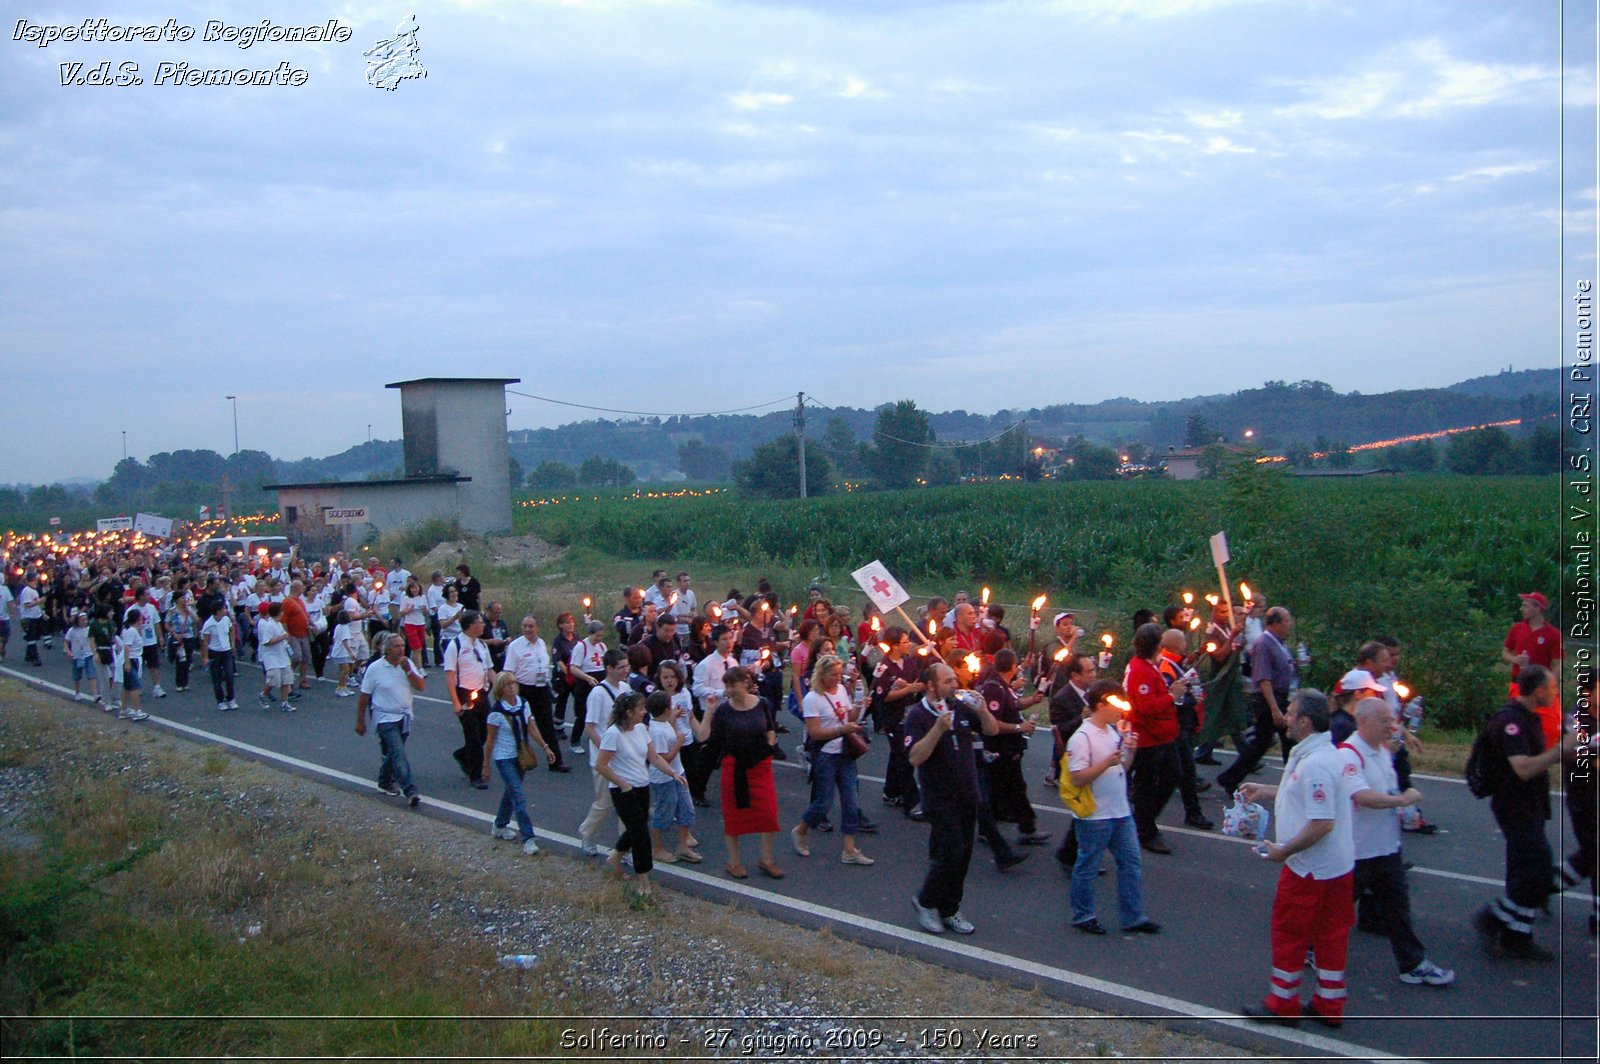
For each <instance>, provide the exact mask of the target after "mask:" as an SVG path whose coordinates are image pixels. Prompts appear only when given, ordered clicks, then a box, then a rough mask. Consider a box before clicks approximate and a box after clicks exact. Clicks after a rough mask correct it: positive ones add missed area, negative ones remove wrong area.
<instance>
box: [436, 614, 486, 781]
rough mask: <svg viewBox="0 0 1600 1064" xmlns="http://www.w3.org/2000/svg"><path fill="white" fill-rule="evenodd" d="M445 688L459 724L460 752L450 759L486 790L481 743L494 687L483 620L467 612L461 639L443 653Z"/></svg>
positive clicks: (454, 641) (480, 615) (456, 640)
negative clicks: (490, 696)
mask: <svg viewBox="0 0 1600 1064" xmlns="http://www.w3.org/2000/svg"><path fill="white" fill-rule="evenodd" d="M444 677H445V688H446V689H447V690H448V691H449V692H450V702H451V705H452V706H453V707H454V709H455V711H456V719H457V720H459V721H460V722H461V736H462V743H461V748H460V749H458V750H457V751H456V752H455V754H454V755H453V756H454V757H455V759H456V764H458V765H460V766H461V771H463V772H465V773H466V774H467V779H468V780H469V781H471V783H472V786H473V787H474V788H475V789H477V790H480V791H486V790H488V789H489V781H488V780H487V779H484V778H483V777H482V776H481V775H480V773H481V772H482V771H483V741H484V737H485V735H486V733H487V730H488V721H489V688H490V686H491V685H492V684H493V683H494V659H493V658H492V657H491V656H490V654H489V644H487V643H485V642H484V641H483V616H482V614H479V613H475V612H473V611H472V610H468V611H467V612H466V613H465V614H463V615H462V618H461V638H459V639H452V640H451V641H450V645H449V646H447V647H445V651H444Z"/></svg>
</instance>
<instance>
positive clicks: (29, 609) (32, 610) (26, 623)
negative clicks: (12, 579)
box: [17, 573, 44, 666]
mask: <svg viewBox="0 0 1600 1064" xmlns="http://www.w3.org/2000/svg"><path fill="white" fill-rule="evenodd" d="M17 617H18V619H19V620H20V621H21V622H22V638H23V641H24V643H23V645H24V651H23V655H22V660H23V661H25V662H27V663H28V664H29V665H35V666H41V665H43V664H44V660H43V659H42V658H40V657H39V638H40V635H41V633H42V632H43V630H44V606H43V605H42V604H41V597H40V595H39V574H38V573H29V574H28V577H27V582H26V583H24V584H23V585H22V590H20V591H18V592H17Z"/></svg>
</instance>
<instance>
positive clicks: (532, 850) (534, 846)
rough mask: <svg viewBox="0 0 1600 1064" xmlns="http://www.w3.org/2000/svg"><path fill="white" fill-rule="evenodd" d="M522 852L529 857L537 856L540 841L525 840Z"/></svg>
mask: <svg viewBox="0 0 1600 1064" xmlns="http://www.w3.org/2000/svg"><path fill="white" fill-rule="evenodd" d="M522 852H523V853H525V854H527V855H528V856H529V857H532V856H534V855H535V854H537V853H538V852H539V840H538V839H534V838H528V839H524V840H523V842H522Z"/></svg>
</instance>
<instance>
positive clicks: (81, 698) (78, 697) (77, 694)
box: [72, 691, 89, 702]
mask: <svg viewBox="0 0 1600 1064" xmlns="http://www.w3.org/2000/svg"><path fill="white" fill-rule="evenodd" d="M72 700H73V701H74V702H87V701H89V696H88V695H86V694H84V693H83V692H81V691H74V692H72Z"/></svg>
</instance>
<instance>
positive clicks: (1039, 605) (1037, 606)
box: [1033, 595, 1045, 613]
mask: <svg viewBox="0 0 1600 1064" xmlns="http://www.w3.org/2000/svg"><path fill="white" fill-rule="evenodd" d="M1044 603H1045V596H1043V595H1040V596H1039V597H1038V598H1036V599H1034V600H1033V612H1034V613H1038V612H1039V611H1040V610H1042V609H1044Z"/></svg>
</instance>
